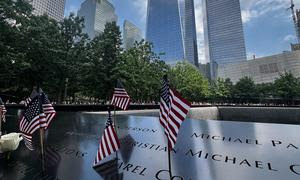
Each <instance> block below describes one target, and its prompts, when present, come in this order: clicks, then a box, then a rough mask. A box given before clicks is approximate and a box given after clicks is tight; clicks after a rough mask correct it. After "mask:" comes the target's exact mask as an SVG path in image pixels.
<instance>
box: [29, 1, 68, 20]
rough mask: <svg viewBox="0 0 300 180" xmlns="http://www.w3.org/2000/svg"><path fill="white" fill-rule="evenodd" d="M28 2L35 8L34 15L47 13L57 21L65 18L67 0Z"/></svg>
mask: <svg viewBox="0 0 300 180" xmlns="http://www.w3.org/2000/svg"><path fill="white" fill-rule="evenodd" d="M28 2H29V3H30V4H31V5H32V6H33V8H34V10H33V14H34V15H37V16H41V15H44V14H47V15H48V16H49V17H51V18H53V19H55V20H56V21H62V20H63V19H64V11H65V2H66V0H30V1H28Z"/></svg>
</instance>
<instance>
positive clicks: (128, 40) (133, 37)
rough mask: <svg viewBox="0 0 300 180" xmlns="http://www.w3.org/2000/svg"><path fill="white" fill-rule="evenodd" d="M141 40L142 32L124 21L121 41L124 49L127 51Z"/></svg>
mask: <svg viewBox="0 0 300 180" xmlns="http://www.w3.org/2000/svg"><path fill="white" fill-rule="evenodd" d="M141 40H142V31H141V30H140V29H139V28H138V27H136V26H135V25H134V24H132V23H131V22H130V21H128V20H125V21H124V24H123V41H124V49H125V50H128V49H130V48H132V47H133V46H134V43H135V42H136V41H137V42H140V41H141Z"/></svg>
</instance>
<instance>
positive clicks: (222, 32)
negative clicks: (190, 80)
mask: <svg viewBox="0 0 300 180" xmlns="http://www.w3.org/2000/svg"><path fill="white" fill-rule="evenodd" d="M203 3H204V4H203V8H204V9H203V10H204V13H203V15H204V35H205V54H206V59H207V60H209V61H210V64H211V76H212V77H211V78H213V79H214V78H215V77H216V68H217V66H218V65H220V64H227V63H234V62H238V61H245V60H246V59H247V57H246V49H245V41H244V32H243V24H242V18H241V9H240V2H239V0H204V1H203Z"/></svg>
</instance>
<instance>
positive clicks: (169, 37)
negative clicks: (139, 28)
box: [146, 0, 184, 64]
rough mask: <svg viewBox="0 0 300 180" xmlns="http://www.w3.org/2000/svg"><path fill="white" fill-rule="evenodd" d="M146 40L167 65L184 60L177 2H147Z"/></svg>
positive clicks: (149, 0)
mask: <svg viewBox="0 0 300 180" xmlns="http://www.w3.org/2000/svg"><path fill="white" fill-rule="evenodd" d="M147 8H148V9H147V27H146V40H147V41H149V42H152V43H153V46H154V52H155V53H157V54H158V55H159V56H160V58H161V59H162V60H164V61H165V62H166V63H168V64H176V62H178V61H182V60H183V59H184V50H183V37H182V31H181V23H180V16H179V8H178V1H177V0H148V7H147Z"/></svg>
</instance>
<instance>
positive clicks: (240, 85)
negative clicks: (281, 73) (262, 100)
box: [234, 77, 258, 99]
mask: <svg viewBox="0 0 300 180" xmlns="http://www.w3.org/2000/svg"><path fill="white" fill-rule="evenodd" d="M257 96H258V94H257V90H256V86H255V84H254V81H253V80H252V79H251V78H250V77H243V78H241V79H240V80H239V81H238V82H237V83H236V84H235V86H234V97H236V98H242V99H252V98H257Z"/></svg>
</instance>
